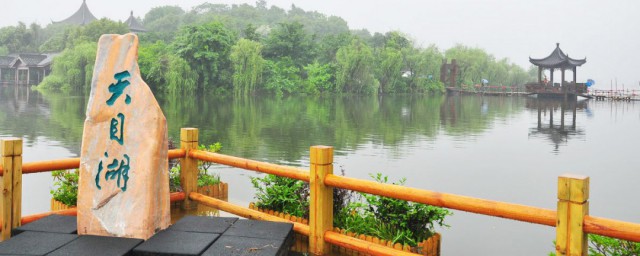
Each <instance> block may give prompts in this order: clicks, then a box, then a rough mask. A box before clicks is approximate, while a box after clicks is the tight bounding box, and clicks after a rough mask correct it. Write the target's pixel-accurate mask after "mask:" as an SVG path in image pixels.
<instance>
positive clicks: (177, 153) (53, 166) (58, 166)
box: [0, 149, 187, 176]
mask: <svg viewBox="0 0 640 256" xmlns="http://www.w3.org/2000/svg"><path fill="white" fill-rule="evenodd" d="M186 155H187V153H186V152H185V151H184V150H183V149H170V150H169V151H168V157H169V159H176V158H183V157H185V156H186ZM76 168H80V158H64V159H55V160H45V161H37V162H29V163H24V164H23V165H22V173H23V174H27V173H39V172H50V171H55V170H69V169H76ZM2 175H3V168H2V165H0V176H2Z"/></svg>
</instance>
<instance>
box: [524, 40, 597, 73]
mask: <svg viewBox="0 0 640 256" xmlns="http://www.w3.org/2000/svg"><path fill="white" fill-rule="evenodd" d="M529 62H531V63H532V64H533V65H536V66H539V67H544V68H573V67H576V66H582V64H584V63H586V62H587V58H584V59H573V58H570V57H569V55H567V54H565V53H564V52H563V51H562V50H561V49H560V43H556V49H555V50H553V52H551V54H549V56H547V57H546V58H542V59H534V58H531V57H529Z"/></svg>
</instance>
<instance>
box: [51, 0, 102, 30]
mask: <svg viewBox="0 0 640 256" xmlns="http://www.w3.org/2000/svg"><path fill="white" fill-rule="evenodd" d="M94 20H97V18H96V16H94V15H93V14H92V13H91V11H90V10H89V7H88V6H87V1H86V0H82V5H81V6H80V9H78V11H76V12H75V13H74V14H73V15H71V16H70V17H69V18H66V19H64V20H61V21H58V22H54V23H56V24H68V25H79V26H84V25H87V24H89V23H91V22H92V21H94Z"/></svg>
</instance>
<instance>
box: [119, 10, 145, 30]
mask: <svg viewBox="0 0 640 256" xmlns="http://www.w3.org/2000/svg"><path fill="white" fill-rule="evenodd" d="M124 24H127V26H129V30H130V31H131V32H133V33H143V32H147V29H146V28H145V27H144V26H142V23H140V21H138V19H136V17H134V16H133V11H131V14H130V15H129V18H128V19H127V20H125V21H124Z"/></svg>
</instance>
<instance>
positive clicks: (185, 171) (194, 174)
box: [180, 128, 198, 209]
mask: <svg viewBox="0 0 640 256" xmlns="http://www.w3.org/2000/svg"><path fill="white" fill-rule="evenodd" d="M180 148H181V149H184V150H185V151H186V153H187V154H186V155H185V156H184V158H181V159H180V185H181V186H182V191H184V193H185V195H186V196H185V198H184V202H183V204H182V208H183V209H193V208H195V207H197V203H195V202H192V201H191V199H189V194H190V193H191V192H196V191H197V190H198V160H197V159H194V158H191V157H189V151H191V150H193V149H198V128H182V129H180Z"/></svg>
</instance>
